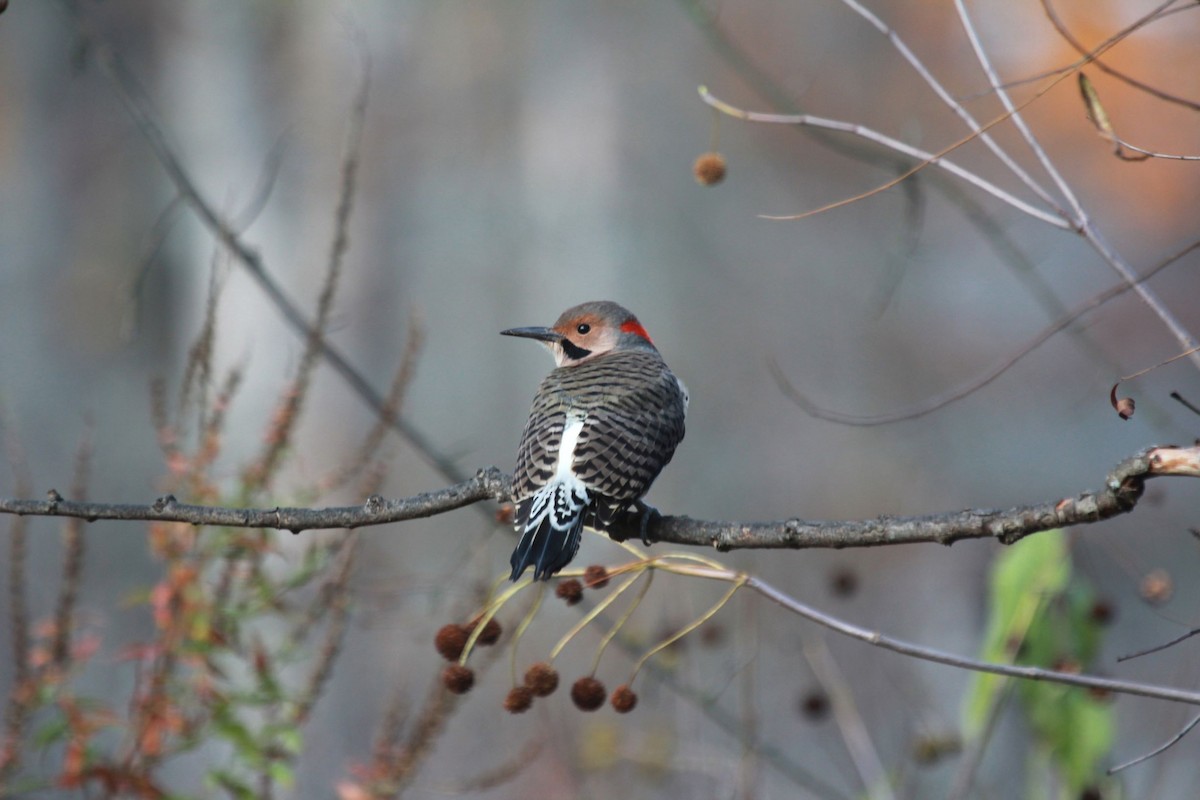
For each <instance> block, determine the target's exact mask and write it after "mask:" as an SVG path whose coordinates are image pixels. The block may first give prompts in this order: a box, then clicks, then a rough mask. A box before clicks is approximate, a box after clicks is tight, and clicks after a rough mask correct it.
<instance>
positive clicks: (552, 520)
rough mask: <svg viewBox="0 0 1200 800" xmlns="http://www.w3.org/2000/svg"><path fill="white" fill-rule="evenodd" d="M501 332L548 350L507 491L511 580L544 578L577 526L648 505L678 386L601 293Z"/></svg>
mask: <svg viewBox="0 0 1200 800" xmlns="http://www.w3.org/2000/svg"><path fill="white" fill-rule="evenodd" d="M500 333H501V335H503V336H518V337H524V338H526V339H534V340H536V341H539V342H541V343H542V344H544V345H545V346H546V347H547V348H549V350H550V352H551V354H552V355H553V356H554V363H555V369H554V370H553V371H551V372H550V374H549V375H547V376H546V378H545V380H543V381H542V383H541V386H540V387H539V388H538V391H537V394H536V395H535V396H534V398H533V407H532V408H531V409H530V411H529V420H528V422H526V424H525V431H524V433H523V434H522V435H521V444H520V446H519V447H518V449H517V466H516V469H515V471H514V473H513V481H512V499H513V502H514V503H515V504H516V511H515V514H514V519H513V524H514V526H515V528H516V530H517V532H518V533H519V534H520V541H519V542H518V543H517V547H516V549H515V550H514V551H513V554H512V558H511V559H510V562H509V563H510V565H511V566H512V580H514V581H516V580H518V579H519V578H520V577H521V575H522V574H523V573H524V572H525V570H526V569H527V568H528V567H530V566H532V567H533V579H534V580H535V581H536V580H546V579H548V578H550V577H551V576H552V575H554V574H556V573H558V572H559V571H561V570H562V569H563V568H564V567H566V566H567V564H569V563H570V562H571V559H573V558H574V557H575V554H576V552H578V550H579V540H580V537H581V534H582V531H583V528H584V527H585V526H587V527H589V528H592V529H593V530H597V531H601V532H604V533H610V532H611V529H613V528H614V526H618V524H619V525H620V526H621V527H622V528H623V529H626V530H627V528H624V526H625V525H628V524H632V523H635V522H637V520H638V517H639V516H640V524H641V530H642V539H643V541H645V540H646V524H647V521H648V520H649V517H650V515H652V514H653V513H654V509H652V508H651V507H650V506H648V505H646V504H645V503H643V502H642V497H643V496H644V495H645V494H646V492H647V491H649V489H650V484H652V483H653V482H654V479H655V478H657V477H658V474H659V472H661V471H662V468H663V467H665V466H666V465H667V462H669V461H670V460H671V457H672V456H673V455H674V454H675V448H676V447H677V446H678V445H679V443H680V441H681V440H682V439H683V433H684V418H685V416H686V415H687V407H688V391H687V387H685V386H684V384H683V382H682V381H681V380H679V379H678V378H677V377H675V375H674V374H673V373H672V372H671V370H670V369H669V368H668V367H667V364H666V362H665V361H663V359H662V356H661V355H659V352H658V348H656V347H655V346H654V342H653V341H651V339H650V335H649V334H648V333H646V329H645V328H644V327H642V324H641V323H640V322H638V319H637V317H635V316H634V315H633V314H632V313H631V312H630V311H628V310H626V309H625V308H623V307H621V306H620V305H617V304H616V303H614V302H612V301H608V300H603V301H594V302H589V303H582V304H580V305H577V306H574V307H572V308H569V309H567V310H566V311H564V312H563V313H562V315H561V316H560V317H559V318H558V321H557V322H555V323H554V325H553V326H551V327H549V328H544V327H530V328H510V329H509V330H505V331H501V332H500Z"/></svg>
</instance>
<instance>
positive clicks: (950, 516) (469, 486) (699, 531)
mask: <svg viewBox="0 0 1200 800" xmlns="http://www.w3.org/2000/svg"><path fill="white" fill-rule="evenodd" d="M1167 475H1170V476H1180V477H1200V445H1195V446H1192V447H1152V448H1149V449H1147V450H1145V451H1143V452H1141V453H1139V454H1137V455H1135V456H1132V457H1130V458H1127V459H1125V460H1124V461H1122V462H1121V463H1120V464H1118V465H1117V466H1116V468H1114V469H1113V471H1112V472H1110V473H1109V475H1108V476H1107V478H1106V479H1105V482H1104V487H1103V488H1102V489H1100V490H1098V491H1094V492H1085V493H1083V494H1080V495H1078V496H1076V497H1068V498H1063V499H1061V500H1054V501H1048V502H1045V503H1042V504H1039V505H1029V506H1017V507H1015V508H1010V509H1006V510H980V509H968V510H965V511H956V512H949V513H944V514H931V515H926V516H918V517H879V518H876V519H873V520H856V521H806V520H801V519H789V520H783V521H778V522H736V521H734V522H729V521H724V522H723V521H709V520H697V519H691V518H690V517H672V516H662V515H652V518H651V519H650V520H649V521H648V523H647V530H646V532H647V535H648V537H649V538H650V540H651V541H657V542H664V543H670V544H682V545H696V546H711V547H715V548H716V549H718V550H722V551H725V550H736V549H744V548H760V549H761V548H768V549H770V548H790V549H800V548H843V547H879V546H884V545H895V544H913V543H917V542H937V543H939V544H947V545H949V544H953V543H954V542H957V541H960V540H962V539H995V540H997V541H999V542H1001V543H1002V544H1012V543H1014V542H1017V541H1019V540H1021V539H1022V538H1024V537H1025V536H1028V535H1030V534H1034V533H1038V532H1041V531H1045V530H1051V529H1053V528H1063V527H1067V526H1071V525H1081V524H1085V523H1093V522H1099V521H1101V520H1104V519H1109V518H1112V517H1115V516H1118V515H1121V514H1126V513H1129V512H1130V511H1132V510H1133V509H1134V507H1135V506H1136V505H1137V502H1138V500H1139V498H1140V497H1141V494H1142V491H1143V489H1144V484H1145V481H1146V480H1147V479H1149V478H1153V477H1158V476H1167ZM509 482H510V478H509V476H507V475H505V474H504V473H502V472H501V471H500V470H498V469H496V468H495V467H489V468H487V469H482V470H480V471H479V472H478V473H476V475H475V477H474V478H472V479H470V480H467V481H464V482H462V483H459V484H456V485H454V486H450V487H448V488H445V489H441V490H439V491H434V492H427V493H425V494H419V495H415V496H413V497H407V498H401V499H397V500H385V499H383V498H382V497H377V496H376V497H371V498H368V499H367V501H366V502H365V503H363V504H362V505H360V506H343V507H332V508H322V509H308V508H270V509H265V508H223V507H216V506H199V505H189V504H185V503H179V502H177V501H176V500H175V498H174V497H172V496H170V495H168V496H166V497H161V498H159V499H158V500H156V501H155V502H154V503H153V504H151V505H132V504H109V503H88V502H77V501H71V500H66V499H63V498H61V497H59V496H58V495H57V493H53V495H54V496H52V497H51V498H50V499H47V500H17V499H4V498H0V513H9V514H29V515H36V516H58V517H76V518H80V519H86V520H88V521H92V522H94V521H97V520H101V519H104V520H145V521H157V522H186V523H189V524H192V525H222V526H226V527H242V528H274V529H278V530H288V531H292V532H294V533H298V532H300V531H303V530H313V529H319V528H360V527H364V526H368V525H382V524H386V523H389V522H399V521H401V520H406V519H415V518H418V517H430V516H435V515H437V514H442V513H445V512H447V511H452V510H454V509H456V508H462V507H463V506H467V505H471V504H472V503H477V502H479V501H481V500H498V501H500V502H505V501H507V500H508V499H509ZM637 528H638V526H637V525H636V524H632V523H631V527H630V529H628V530H626V529H623V528H617V529H615V530H613V531H610V534H611V535H612V536H613V538H616V539H618V540H619V539H622V538H631V537H633V536H638V535H640V533H641V532H640V529H637Z"/></svg>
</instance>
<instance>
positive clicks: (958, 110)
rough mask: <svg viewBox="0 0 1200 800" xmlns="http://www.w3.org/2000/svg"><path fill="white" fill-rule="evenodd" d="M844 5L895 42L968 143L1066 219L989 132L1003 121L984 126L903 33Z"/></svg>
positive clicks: (849, 2)
mask: <svg viewBox="0 0 1200 800" xmlns="http://www.w3.org/2000/svg"><path fill="white" fill-rule="evenodd" d="M842 4H843V5H845V6H846V7H847V8H849V9H850V10H851V11H853V12H854V13H856V14H858V15H859V16H860V17H862V18H863V19H864V20H866V21H867V23H868V24H870V25H871V27H873V28H875V30H877V31H879V32H880V33H881V34H883V36H884V37H886V38H887V40H888V42H890V43H891V45H892V47H893V48H895V50H896V52H898V53H899V54H900V56H901V57H902V58H903V59H904V60H905V61H907V62H908V63H909V65H910V66H911V67H912V68H913V69H914V70H915V71H916V73H917V74H918V75H920V76H921V79H922V80H924V81H925V83H926V85H928V86H929V88H930V89H932V90H933V93H934V94H935V95H937V96H938V98H939V99H940V100H941V101H942V102H943V103H945V105H946V107H947V108H949V109H950V110H951V111H953V112H954V113H955V115H957V116H958V117H959V119H961V120H962V121H963V122H964V123H966V125H967V127H968V128H970V130H971V136H969V137H968V140H970V139H974V138H976V137H978V138H979V139H980V141H982V142H983V143H984V145H985V146H987V148H988V149H989V150H991V151H992V153H993V154H994V155H995V156H996V157H997V158H998V159H1000V161H1001V163H1003V164H1004V166H1005V167H1007V168H1008V170H1009V172H1011V173H1012V174H1013V175H1015V176H1016V177H1017V179H1018V180H1020V181H1021V182H1022V183H1023V184H1025V185H1026V186H1027V187H1029V189H1030V191H1032V192H1033V193H1034V194H1035V195H1037V196H1038V198H1039V199H1040V200H1041V201H1042V202H1043V203H1045V204H1046V205H1048V206H1049V207H1051V208H1052V209H1054V210H1055V212H1057V213H1058V214H1059V215H1060V216H1063V217H1064V218H1065V217H1066V213H1065V211H1064V210H1063V209H1062V207H1061V206H1059V204H1058V203H1057V202H1056V201H1055V200H1054V198H1053V197H1051V195H1050V193H1049V192H1047V191H1046V190H1045V189H1044V188H1043V187H1042V186H1041V184H1039V183H1038V182H1037V181H1035V180H1034V179H1033V178H1032V176H1030V175H1029V173H1027V172H1026V171H1025V170H1024V168H1022V167H1021V165H1020V164H1018V163H1017V162H1016V160H1015V159H1013V158H1012V156H1010V155H1009V154H1008V153H1007V152H1006V151H1005V150H1004V148H1002V147H1000V145H999V144H998V143H997V142H996V140H995V139H993V138H992V137H991V135H990V134H989V133H988V129H989V128H991V127H992V126H993V125H995V124H997V123H998V122H999V121H1000V120H995V121H993V122H992V123H989V124H987V125H980V124H979V122H977V121H976V120H975V117H974V116H972V115H971V112H970V111H968V110H967V109H966V107H964V106H963V104H962V103H960V102H958V100H956V99H954V96H953V95H951V94H950V92H948V91H947V90H946V88H945V87H944V86H942V84H941V83H940V82H939V81H938V80H937V78H935V77H934V76H933V73H932V72H930V71H929V70H928V68H926V66H925V65H924V64H923V63H922V62H921V60H920V59H919V58H917V56H916V54H915V53H913V51H912V50H910V49H909V47H908V45H907V44H905V43H904V40H903V39H901V38H900V35H899V34H897V33H896V32H895V31H894V30H893V29H892V28H890V27H888V26H887V25H886V24H884V22H883V20H881V19H880V18H879V17H878V16H876V15H875V14H874V13H872V12H871V11H869V10H868V9H867V8H866V7H865V6H863V5H861V4H860V3H858V2H857V0H842ZM1047 88H1048V87H1047ZM945 152H948V151H944V152H943V153H941V154H939V155H944V154H945Z"/></svg>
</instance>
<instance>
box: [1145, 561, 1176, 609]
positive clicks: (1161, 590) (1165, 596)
mask: <svg viewBox="0 0 1200 800" xmlns="http://www.w3.org/2000/svg"><path fill="white" fill-rule="evenodd" d="M1138 590H1139V591H1140V592H1141V593H1142V599H1143V600H1145V601H1146V602H1147V603H1149V604H1150V605H1153V606H1161V605H1164V604H1166V602H1167V601H1168V600H1170V599H1171V595H1172V594H1174V592H1175V587H1174V584H1173V583H1172V581H1171V573H1169V572H1167V571H1166V570H1165V569H1156V570H1151V571H1150V572H1148V573H1146V574H1145V575H1144V576H1143V577H1142V581H1141V584H1140V585H1139V586H1138Z"/></svg>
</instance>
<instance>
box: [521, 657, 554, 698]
mask: <svg viewBox="0 0 1200 800" xmlns="http://www.w3.org/2000/svg"><path fill="white" fill-rule="evenodd" d="M525 685H526V686H527V687H528V688H529V691H531V692H533V693H534V694H536V695H537V696H538V697H549V696H550V695H552V694H554V690H555V689H557V688H558V670H556V669H554V667H552V666H550V665H549V664H547V663H546V662H545V661H539V662H538V663H536V664H534V665H533V666H532V667H530V668H529V669H527V670H525Z"/></svg>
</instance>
